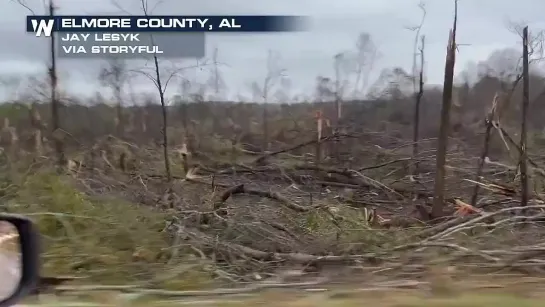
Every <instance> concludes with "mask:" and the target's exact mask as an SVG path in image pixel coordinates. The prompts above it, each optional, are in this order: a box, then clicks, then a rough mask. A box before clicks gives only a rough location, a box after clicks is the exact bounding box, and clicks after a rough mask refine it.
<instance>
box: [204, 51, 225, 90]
mask: <svg viewBox="0 0 545 307" xmlns="http://www.w3.org/2000/svg"><path fill="white" fill-rule="evenodd" d="M218 56H219V50H218V48H215V49H214V54H213V55H212V65H214V68H213V71H212V74H210V78H209V79H208V82H207V83H208V86H210V87H212V88H213V89H214V97H213V100H221V99H222V98H223V97H222V96H223V91H224V90H225V88H226V86H225V80H223V76H222V74H221V71H220V65H221V63H220V62H219V61H218Z"/></svg>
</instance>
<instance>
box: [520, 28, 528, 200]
mask: <svg viewBox="0 0 545 307" xmlns="http://www.w3.org/2000/svg"><path fill="white" fill-rule="evenodd" d="M528 57H529V51H528V27H524V29H523V30H522V65H523V66H522V80H523V88H522V122H521V128H520V149H521V153H520V160H519V165H520V185H521V189H522V192H521V200H520V202H521V206H526V205H527V204H528V175H527V172H528V166H527V161H526V160H527V158H528V157H527V153H526V138H527V137H526V121H527V118H528V106H529V104H530V72H529V63H528V62H529V60H528Z"/></svg>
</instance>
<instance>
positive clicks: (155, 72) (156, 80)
mask: <svg viewBox="0 0 545 307" xmlns="http://www.w3.org/2000/svg"><path fill="white" fill-rule="evenodd" d="M113 4H114V6H116V7H117V8H118V9H120V10H122V11H124V12H125V13H127V14H129V15H130V13H129V12H127V11H126V10H124V9H123V8H122V7H121V6H120V5H119V4H118V3H117V2H115V1H114V2H113ZM154 7H156V5H155V6H154ZM140 9H141V10H142V13H143V14H144V16H148V15H149V14H151V13H152V12H151V10H150V7H149V3H148V1H147V0H140ZM150 40H151V43H152V44H154V39H153V35H152V34H150ZM152 59H153V69H152V72H151V73H150V72H147V71H143V70H137V71H135V72H136V73H139V74H142V75H144V76H145V77H146V78H147V79H149V80H150V81H152V82H153V85H154V86H155V88H156V89H157V93H158V94H159V102H160V103H161V113H162V120H163V123H162V127H161V135H162V137H163V138H162V147H163V160H164V165H165V174H166V178H167V182H169V183H170V182H172V171H171V168H170V158H169V152H168V151H169V147H168V135H167V127H168V111H167V104H166V99H165V92H166V89H167V87H168V84H169V82H170V81H171V80H172V79H173V78H174V76H175V75H176V73H177V71H174V72H173V73H171V74H170V76H169V77H168V78H166V80H164V81H163V78H162V76H161V68H160V65H159V58H158V57H157V54H156V53H154V54H153V56H152Z"/></svg>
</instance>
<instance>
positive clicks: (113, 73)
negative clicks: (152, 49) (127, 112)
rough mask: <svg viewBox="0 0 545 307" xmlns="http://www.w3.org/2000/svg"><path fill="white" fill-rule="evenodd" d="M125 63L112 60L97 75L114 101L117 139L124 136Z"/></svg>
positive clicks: (115, 59) (116, 59)
mask: <svg viewBox="0 0 545 307" xmlns="http://www.w3.org/2000/svg"><path fill="white" fill-rule="evenodd" d="M127 77H128V75H127V65H126V62H125V61H123V60H121V59H118V58H112V59H110V60H109V61H108V66H106V67H103V68H102V69H101V71H100V74H99V80H100V82H101V83H102V85H103V86H107V87H109V88H111V90H112V92H113V96H114V99H115V101H116V108H115V109H116V118H115V129H116V133H117V136H118V137H121V138H123V137H124V136H125V125H126V121H125V119H124V116H123V88H124V87H125V83H126V81H127Z"/></svg>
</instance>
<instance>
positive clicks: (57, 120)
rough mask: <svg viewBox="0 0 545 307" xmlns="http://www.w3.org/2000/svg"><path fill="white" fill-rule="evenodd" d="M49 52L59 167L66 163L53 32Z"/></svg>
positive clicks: (51, 4) (54, 138)
mask: <svg viewBox="0 0 545 307" xmlns="http://www.w3.org/2000/svg"><path fill="white" fill-rule="evenodd" d="M49 15H50V16H55V6H54V4H53V0H50V1H49ZM50 53H51V66H50V67H49V78H50V80H49V81H50V82H51V121H52V125H51V128H52V136H53V137H52V139H53V143H54V146H55V152H56V154H57V164H58V166H59V167H63V166H64V165H65V164H66V158H65V155H64V146H63V142H62V138H61V136H60V135H59V134H60V129H61V127H60V118H59V109H60V101H59V99H57V84H58V83H57V82H58V79H57V61H56V51H55V34H54V32H51V40H50Z"/></svg>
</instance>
